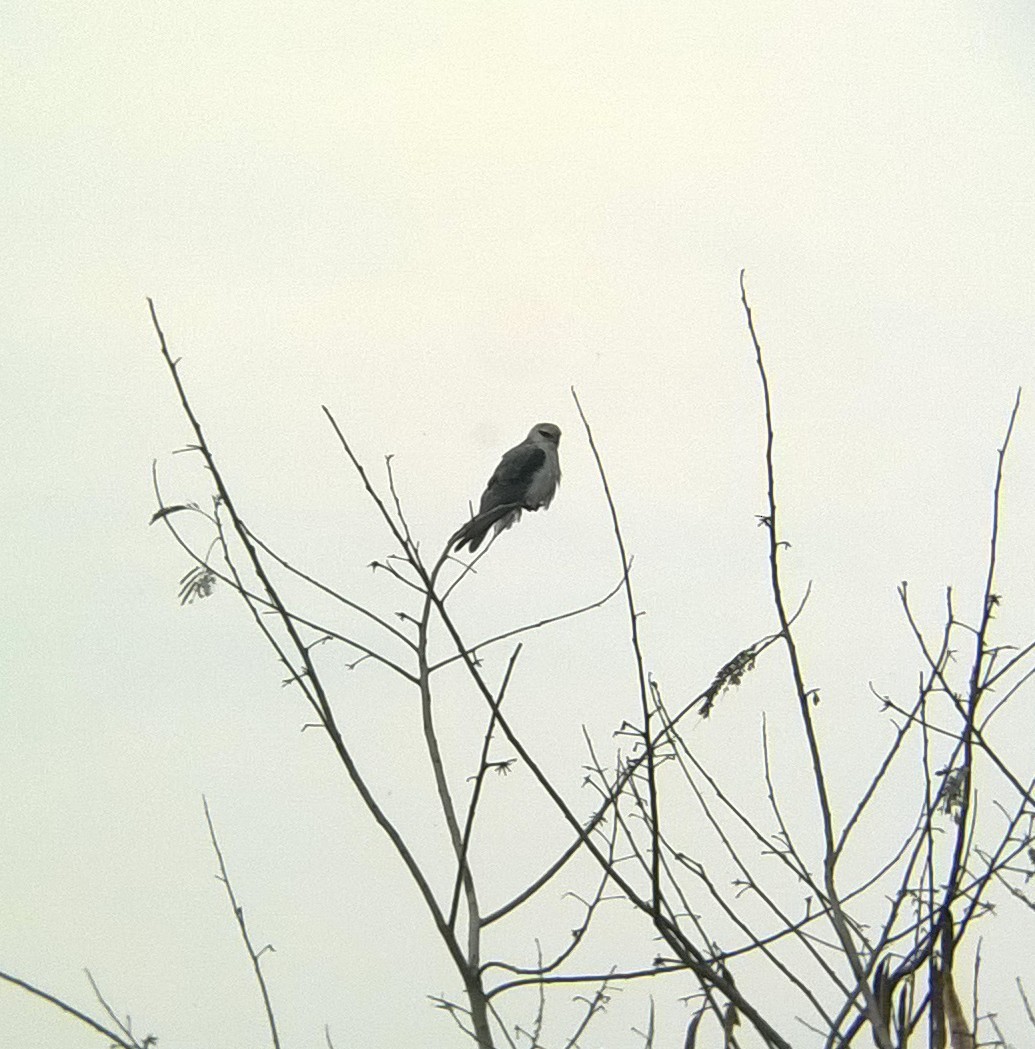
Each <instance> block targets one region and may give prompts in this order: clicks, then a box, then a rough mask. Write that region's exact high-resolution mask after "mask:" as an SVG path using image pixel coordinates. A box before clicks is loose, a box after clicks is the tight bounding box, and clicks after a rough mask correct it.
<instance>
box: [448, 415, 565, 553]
mask: <svg viewBox="0 0 1035 1049" xmlns="http://www.w3.org/2000/svg"><path fill="white" fill-rule="evenodd" d="M560 440H561V430H560V427H558V426H555V425H554V424H553V423H536V424H535V426H533V427H532V429H531V430H529V431H528V436H527V437H526V438H525V439H524V440H523V441H522V442H521V443H520V444H518V445H515V446H514V447H513V448H511V449H510V451H509V452H505V453H504V455H503V458H502V459H500V464H499V466H497V467H496V469H495V471H494V472H493V475H492V476H491V477H490V478H489V483H488V484H487V485H486V486H485V491H484V492H483V493H482V501H481V505H480V506H479V508H478V514H477V516H476V517H472V518H471V520H470V521H468V522H467V523H466V524H465V525H463V527H461V528H460V529H459V530H458V531H457V532H456V533H455V534H454V535H453V538H452V539H450V540H449V545H450V546H451V547H452V548H453V549H454V550H461V549H462V548H463V547H465V546H466V547H468V548H469V549H470V552H471V553H472V554H473V553H474V552H475V551H476V550H477V549H478V547H479V546H481V543H482V540H483V539H484V538H485V536H486V535H487V534H488V532H489V529H490V528H492V527H493V526H495V528H496V534H497V535H499V534H500V532H502V531H503V530H504V529H506V528H509V527H510V526H511V525H512V524H514V522H515V521H517V520H518V518H520V517H521V511H522V510H539V509H545V508H546V507H548V506H549V505H550V503H551V502H552V501H553V497H554V494H555V493H556V491H557V485H558V484H560V481H561V464H560V461H559V460H558V458H557V446H558V444H559V443H560Z"/></svg>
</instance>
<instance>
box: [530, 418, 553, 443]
mask: <svg viewBox="0 0 1035 1049" xmlns="http://www.w3.org/2000/svg"><path fill="white" fill-rule="evenodd" d="M528 440H530V441H535V442H536V443H537V444H541V443H544V442H545V443H546V444H560V440H561V428H560V427H559V426H554V424H553V423H536V424H535V426H533V427H532V429H531V430H529V431H528Z"/></svg>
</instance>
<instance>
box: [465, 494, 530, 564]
mask: <svg viewBox="0 0 1035 1049" xmlns="http://www.w3.org/2000/svg"><path fill="white" fill-rule="evenodd" d="M523 509H524V507H523V506H522V504H521V503H503V504H502V505H500V506H494V507H493V508H492V509H491V510H486V511H485V512H484V513H480V514H478V516H477V517H472V518H471V520H470V521H468V522H467V523H466V524H464V525H462V526H461V527H460V528H458V529H457V530H456V532H454V533H453V535H452V536H451V537H450V540H449V546H450V548H451V549H453V550H454V551H456V550H462V549H463V548H464V547H465V546H466V547H467V548H468V550H469V551H470V552H471V553H472V554H473V553H474V552H475V551H476V550H477V549H478V547H479V546H481V545H482V540H483V539H484V538H485V537H486V535H488V533H489V529H490V528H492V527H493V525H495V527H496V534H497V535H498V534H499V533H500V532H502V531H503V529H504V528H509V527H510V526H511V525H512V524H513V523H514V522H515V521H516V520H517V519H518V518H519V517H520V516H521V511H522V510H523Z"/></svg>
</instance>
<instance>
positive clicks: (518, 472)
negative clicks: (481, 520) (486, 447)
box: [480, 441, 546, 513]
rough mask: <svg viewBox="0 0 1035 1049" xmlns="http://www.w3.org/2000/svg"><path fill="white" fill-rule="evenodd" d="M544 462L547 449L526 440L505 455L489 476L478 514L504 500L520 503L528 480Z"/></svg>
mask: <svg viewBox="0 0 1035 1049" xmlns="http://www.w3.org/2000/svg"><path fill="white" fill-rule="evenodd" d="M545 462H546V452H544V451H543V449H542V448H539V447H538V446H537V445H534V444H530V443H528V442H527V441H526V442H525V443H524V444H519V445H518V446H517V447H516V448H511V449H510V451H509V452H507V453H506V454H504V456H503V458H502V459H501V460H500V464H499V466H497V467H496V471H495V473H493V475H492V477H490V478H489V483H488V485H486V487H485V492H484V494H483V495H482V503H481V510H480V513H485V511H486V510H491V509H492V508H493V507H495V506H503V505H504V504H505V503H520V502H522V501H523V500H524V498H525V494H526V493H527V491H528V485H529V482H531V480H532V478H533V477H534V476H535V474H536V472H537V471H538V470H539V469H541V468H542V465H543V463H545Z"/></svg>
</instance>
